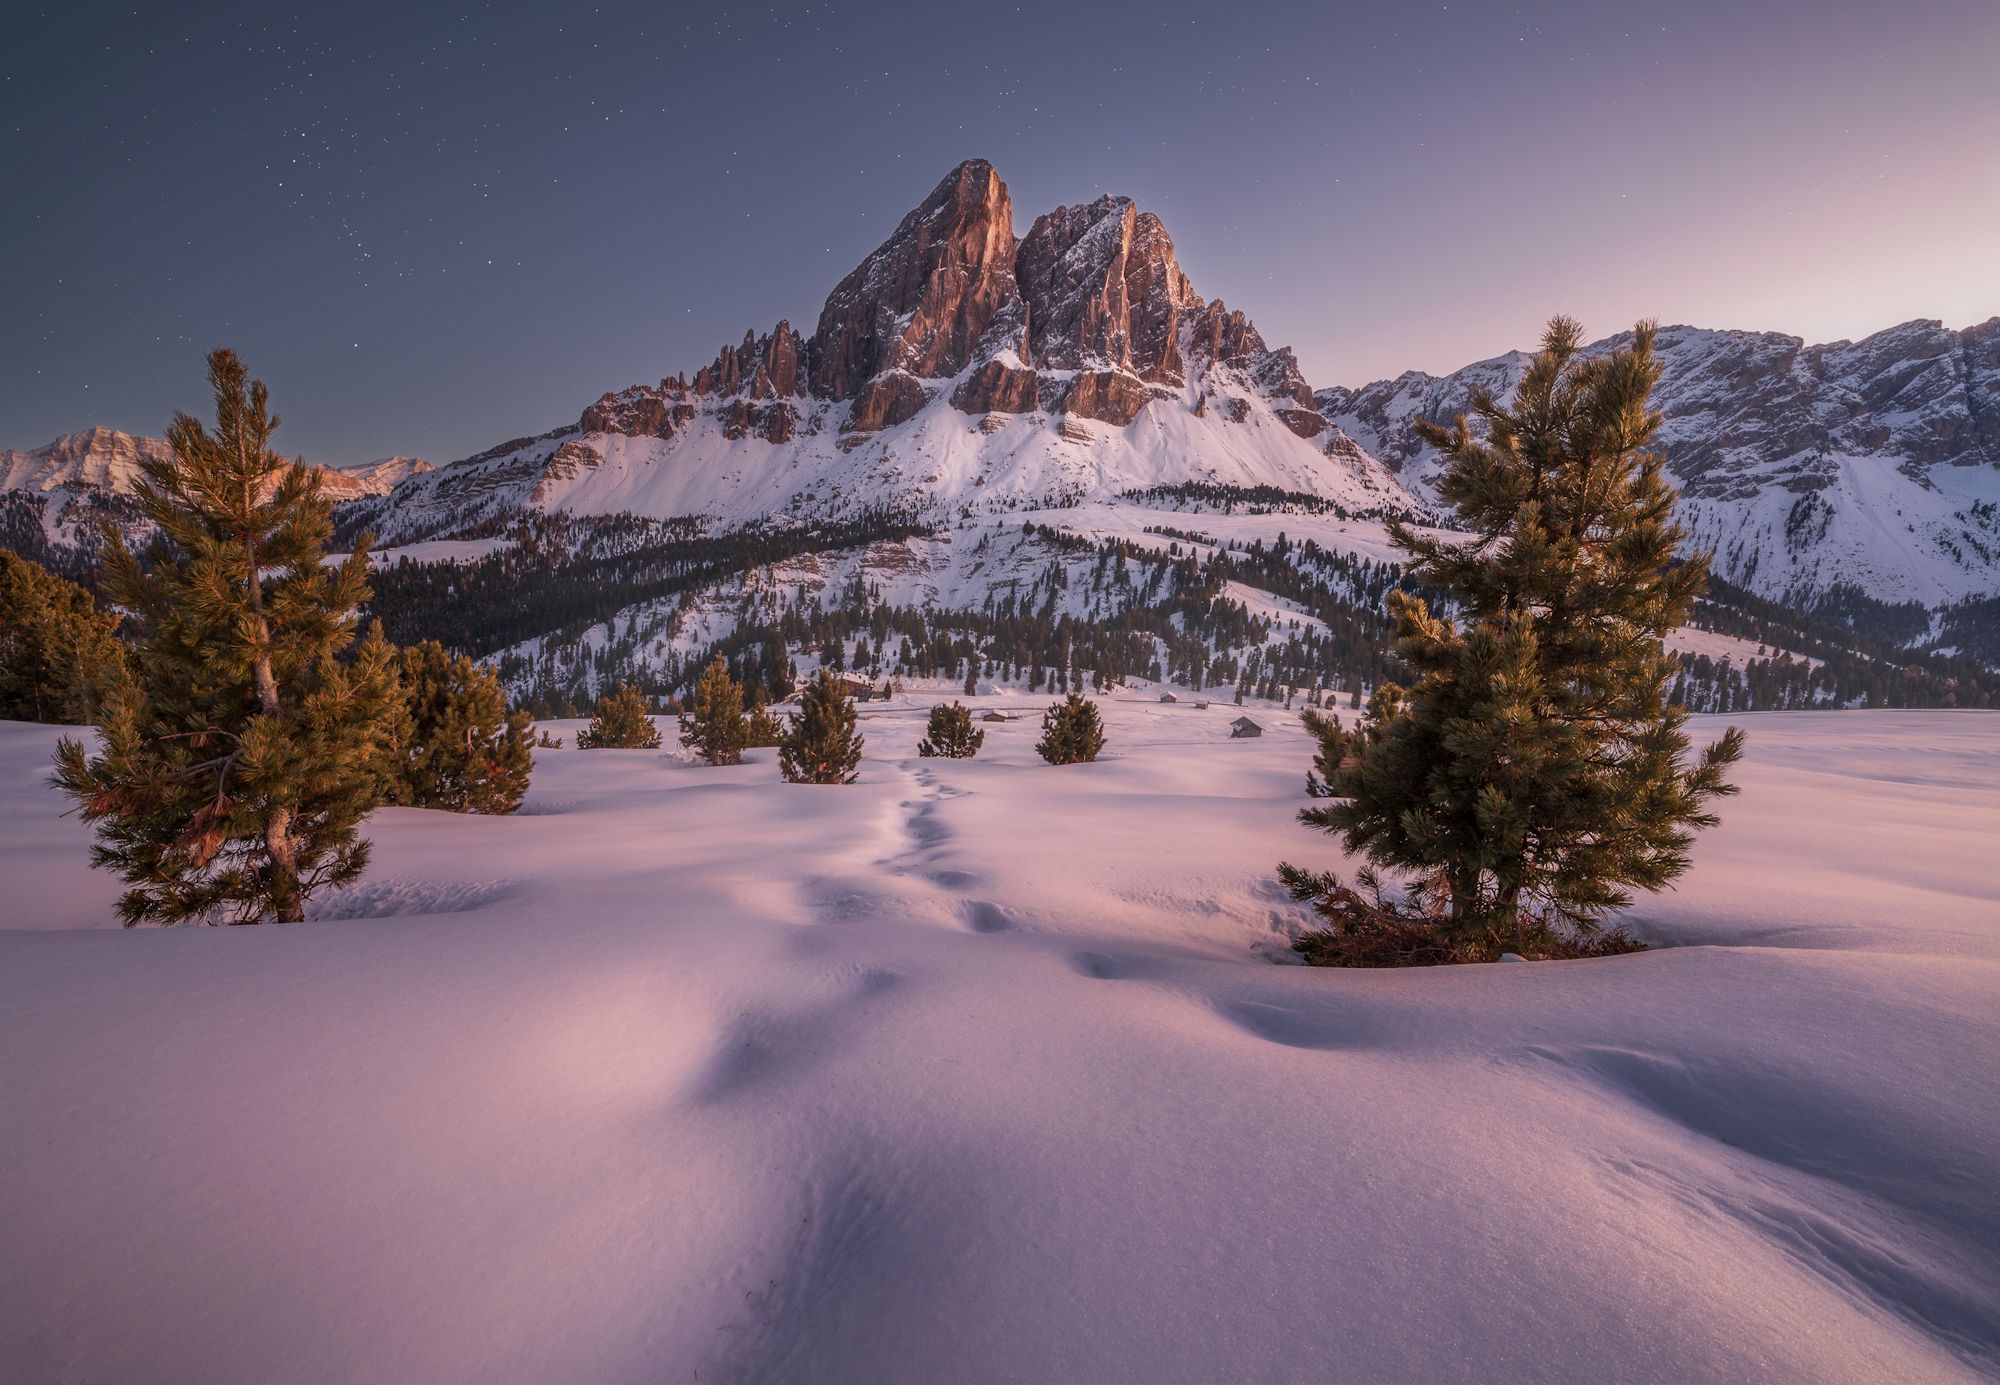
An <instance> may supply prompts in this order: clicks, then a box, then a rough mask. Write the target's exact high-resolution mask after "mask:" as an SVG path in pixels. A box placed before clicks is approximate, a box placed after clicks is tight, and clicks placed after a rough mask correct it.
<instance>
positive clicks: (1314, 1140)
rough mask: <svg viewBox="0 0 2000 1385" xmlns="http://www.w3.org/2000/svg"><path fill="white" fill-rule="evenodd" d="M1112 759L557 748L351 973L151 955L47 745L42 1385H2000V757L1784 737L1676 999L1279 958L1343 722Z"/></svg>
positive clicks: (1, 1021)
mask: <svg viewBox="0 0 2000 1385" xmlns="http://www.w3.org/2000/svg"><path fill="white" fill-rule="evenodd" d="M991 700H994V699H988V701H991ZM1017 705H1020V704H1017ZM1028 705H1031V706H1038V705H1039V704H1038V703H1034V704H1028ZM1106 710H1107V713H1108V721H1109V726H1110V733H1111V741H1110V753H1111V757H1110V758H1109V759H1108V760H1107V761H1105V762H1103V763H1100V764H1097V765H1094V766H1079V767H1073V768H1068V769H1050V768H1047V767H1044V766H1043V765H1041V764H1040V762H1039V761H1037V760H1036V759H1035V758H1034V755H1033V752H1032V748H1031V747H1032V743H1033V739H1034V735H1035V727H1034V725H1033V722H1032V721H1021V722H1015V723H1012V724H1006V725H995V726H989V727H988V728H987V730H988V737H987V746H986V751H985V753H984V754H982V756H981V757H980V758H979V759H978V760H976V761H972V762H965V763H937V762H931V761H920V760H918V759H916V758H915V755H914V746H915V742H916V739H917V737H918V734H919V731H920V712H919V711H918V710H917V708H916V706H915V700H914V699H913V700H912V701H911V705H910V706H908V707H902V706H896V705H893V704H888V705H878V706H875V707H871V708H868V709H867V711H866V713H864V715H865V720H864V723H863V729H864V730H865V732H866V734H867V736H868V738H869V741H868V756H869V758H868V759H867V761H866V763H865V765H864V774H863V782H862V783H860V784H858V785H856V786H853V787H851V788H844V789H814V788H803V787H794V786H789V785H784V784H781V783H779V782H777V774H776V769H775V767H774V765H773V764H772V763H771V752H768V751H759V752H753V759H754V762H753V763H751V764H748V765H745V766H742V767H741V768H738V769H728V770H710V769H697V768H693V767H690V766H686V765H682V764H679V763H676V762H675V761H673V760H671V759H668V758H663V757H661V756H659V755H655V754H652V753H647V752H628V751H599V752H590V753H579V752H576V751H559V752H542V753H541V756H540V763H539V765H538V767H537V770H536V774H535V787H534V791H533V794H532V795H531V798H530V802H529V808H528V811H526V812H524V813H523V814H522V815H520V816H518V817H513V818H502V819H481V818H464V817H454V816H449V815H446V814H441V813H428V812H420V811H414V810H401V809H393V810H388V811H385V812H382V813H380V814H378V815H377V817H376V818H375V819H374V824H373V828H372V831H373V835H374V838H375V840H376V843H377V856H376V864H375V867H374V869H373V871H372V873H371V876H370V877H369V880H368V882H367V883H365V884H364V886H363V887H362V888H360V889H358V890H355V891H353V892H351V893H350V894H348V895H346V896H343V897H341V898H338V899H334V900H331V901H328V902H327V903H326V904H325V905H324V906H323V907H322V909H321V911H320V912H321V915H322V917H321V918H320V920H319V921H318V922H315V923H309V924H306V925H304V926H300V927H293V928H261V929H237V930H200V929H182V930H171V931H153V932H139V933H125V932H121V931H118V930H116V929H106V928H105V920H106V919H107V917H108V913H109V910H108V905H109V903H110V900H111V898H112V895H113V893H114V888H113V882H110V881H107V880H104V879H101V878H98V877H96V876H93V875H92V874H91V873H90V871H89V870H88V868H87V865H86V855H85V837H84V833H83V830H82V829H81V828H80V827H79V826H78V825H77V824H76V823H75V821H74V819H70V820H61V819H58V817H57V813H58V812H59V811H60V808H61V805H60V804H59V803H58V802H57V801H56V799H55V798H54V796H53V795H52V794H51V793H50V792H48V791H47V790H46V789H45V788H43V787H42V779H43V776H44V773H45V767H46V764H47V758H48V753H49V749H50V747H51V745H52V743H53V741H54V739H55V734H56V733H55V732H54V731H53V730H51V729H49V728H44V727H27V726H19V725H6V726H0V900H4V901H5V903H4V905H0V910H4V914H5V918H6V922H7V923H8V924H9V925H11V926H13V927H14V928H16V929H21V930H43V931H16V932H7V933H0V1046H4V1048H0V1051H4V1052H5V1054H6V1061H5V1064H4V1066H0V1171H4V1176H0V1247H4V1250H0V1377H4V1378H6V1379H9V1380H22V1381H45V1380H58V1379H60V1380H87V1381H124V1380H149V1381H224V1380H226V1381H252V1380H256V1381H274V1380H300V1381H346V1380H362V1379H373V1380H394V1381H482V1382H491V1381H551V1380H564V1381H637V1380H648V1381H688V1380H694V1379H697V1378H698V1379H700V1380H701V1381H704V1382H709V1381H813V1380H829V1381H848V1382H871V1383H872V1382H889V1381H921V1382H938V1381H1035V1382H1055V1381H1135V1382H1137V1381H1144V1382H1162V1381H1191V1382H1192V1381H1201V1382H1209V1381H1321V1380H1349V1381H1358V1382H1372V1381H1425V1382H1432V1381H1468V1382H1473V1381H1477V1382H1493V1381H1537V1382H1543V1381H1576V1382H1592V1385H1596V1383H1597V1382H1605V1381H1639V1380H1643V1381H1662V1382H1665V1381H1673V1382H1686V1381H1728V1382H1741V1381H1750V1380H1758V1381H1769V1380H1776V1381H1814V1382H1826V1381H1919V1380H1921V1381H1950V1380H1974V1379H1980V1378H1991V1375H1992V1373H1993V1372H1995V1370H1996V1369H2000V1194H1996V1192H1995V1189H1996V1188H2000V1099H1996V1078H1995V1074H1996V1073H2000V850H1996V843H2000V753H1996V752H2000V717H1995V716H1993V715H1991V714H1980V713H1938V712H1928V713H1894V712H1876V713H1867V712H1855V713H1818V714H1803V715H1764V716H1756V717H1750V718H1743V719H1740V720H1742V721H1743V723H1744V724H1745V725H1747V727H1748V730H1749V733H1750V752H1749V758H1748V760H1747V761H1746V763H1745V764H1744V765H1743V766H1742V769H1741V774H1740V779H1741V781H1742V783H1743V785H1744V793H1743V795H1742V797H1741V798H1740V799H1737V800H1734V801H1732V802H1730V803H1729V804H1727V805H1725V809H1724V812H1725V825H1724V826H1723V827H1722V828H1721V829H1720V830H1718V831H1717V832H1715V833H1713V834H1712V835H1711V836H1710V837H1709V838H1707V839H1706V840H1704V841H1703V842H1702V844H1701V845H1700V846H1699V847H1698V849H1697V853H1696V864H1695V868H1694V870H1693V872H1692V873H1691V874H1690V875H1689V877H1688V878H1687V879H1686V881H1685V882H1684V887H1683V888H1682V889H1681V890H1680V891H1679V892H1678V893H1675V894H1670V895H1667V896H1664V897H1662V898H1659V899H1656V900H1650V901H1647V903H1646V904H1645V905H1644V907H1643V908H1642V909H1641V910H1640V911H1639V912H1638V917H1637V920H1636V924H1637V927H1638V929H1639V931H1640V932H1641V933H1642V934H1644V935H1646V936H1649V937H1651V938H1653V939H1655V940H1656V941H1660V942H1666V943H1677V944H1687V946H1678V947H1668V948H1664V949H1662V950H1659V951H1655V952H1653V953H1650V954H1647V955H1643V956H1639V957H1632V958H1620V959H1613V960H1607V961H1596V962H1578V963H1549V964H1527V965H1497V966H1484V967H1476V968H1463V969H1455V970H1448V971H1431V972H1406V973H1395V974H1388V973H1328V972H1315V971H1307V970H1305V969H1302V968H1296V967H1285V966H1275V965H1271V964H1270V958H1271V957H1273V956H1282V955H1284V946H1283V944H1284V941H1285V937H1286V932H1287V930H1288V929H1290V928H1293V927H1295V926H1296V925H1297V922H1298V919H1297V916H1296V915H1295V913H1294V912H1293V909H1292V906H1291V905H1289V903H1287V902H1286V901H1284V900H1283V899H1282V897H1280V896H1279V895H1277V894H1276V893H1275V892H1274V890H1273V889H1272V887H1271V885H1270V883H1269V882H1270V874H1271V867H1272V866H1273V865H1274V864H1275V863H1276V862H1277V861H1278V860H1279V859H1280V858H1281V857H1289V858H1291V859H1293V860H1296V861H1300V862H1314V863H1317V862H1324V861H1328V860H1330V859H1332V854H1333V853H1332V851H1331V849H1330V844H1329V842H1328V841H1327V840H1326V839H1324V838H1321V837H1319V836H1317V835H1315V834H1312V833H1309V832H1307V831H1306V830H1305V829H1303V828H1300V827H1298V826H1297V825H1296V824H1295V823H1294V822H1293V821H1292V814H1293V812H1294V810H1295V809H1296V808H1297V807H1298V806H1299V803H1300V801H1301V786H1302V783H1303V777H1304V770H1305V765H1306V762H1307V759H1308V746H1307V740H1306V738H1305V736H1304V735H1303V733H1302V732H1300V731H1299V730H1298V729H1297V728H1296V727H1295V726H1293V725H1292V724H1290V723H1289V722H1288V721H1286V720H1284V719H1282V718H1275V717H1269V716H1266V717H1264V718H1263V720H1264V721H1265V723H1266V725H1267V727H1268V728H1269V729H1268V734H1266V736H1265V737H1264V738H1263V739H1262V740H1260V741H1231V740H1229V739H1227V738H1226V734H1227V733H1226V723H1227V722H1228V720H1229V719H1230V717H1231V716H1233V715H1234V712H1233V710H1232V709H1229V708H1227V707H1225V706H1223V705H1220V704H1219V705H1217V706H1215V707H1213V708H1210V709H1208V710H1207V711H1200V710H1197V709H1195V708H1193V707H1192V706H1187V705H1183V706H1181V707H1162V706H1159V705H1157V704H1152V703H1139V702H1121V701H1116V700H1113V701H1111V702H1110V703H1109V704H1108V705H1107V709H1106ZM1698 729H1700V730H1704V731H1712V730H1713V729H1714V728H1713V727H1702V728H1698ZM48 930H58V931H48ZM79 930H91V931H79Z"/></svg>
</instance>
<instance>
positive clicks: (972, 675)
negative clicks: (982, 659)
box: [965, 656, 979, 697]
mask: <svg viewBox="0 0 2000 1385" xmlns="http://www.w3.org/2000/svg"><path fill="white" fill-rule="evenodd" d="M978 692H979V659H978V657H977V656H974V657H973V658H970V659H967V660H966V661H965V695H966V696H967V697H973V696H976V695H977V694H978Z"/></svg>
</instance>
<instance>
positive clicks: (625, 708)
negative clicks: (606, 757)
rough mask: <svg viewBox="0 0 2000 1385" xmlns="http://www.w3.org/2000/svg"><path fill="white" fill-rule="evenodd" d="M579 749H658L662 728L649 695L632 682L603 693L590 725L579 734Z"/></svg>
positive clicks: (577, 736)
mask: <svg viewBox="0 0 2000 1385" xmlns="http://www.w3.org/2000/svg"><path fill="white" fill-rule="evenodd" d="M576 748H577V749H578V750H658V749H659V748H660V728H659V727H658V726H655V725H654V724H653V714H652V712H651V710H650V709H648V707H647V706H646V698H645V695H644V694H643V693H641V692H640V691H639V690H638V689H637V688H636V687H634V686H632V684H630V683H620V684H619V685H618V687H617V688H616V689H615V690H614V691H612V692H608V693H604V694H601V695H600V696H599V697H598V699H597V705H596V706H595V707H593V708H592V709H591V717H590V725H588V726H586V727H584V728H583V730H581V731H579V732H577V733H576Z"/></svg>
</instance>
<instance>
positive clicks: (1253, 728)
mask: <svg viewBox="0 0 2000 1385" xmlns="http://www.w3.org/2000/svg"><path fill="white" fill-rule="evenodd" d="M1263 734H1264V728H1263V727H1261V726H1259V725H1258V724H1257V723H1256V722H1254V721H1252V720H1250V718H1249V717H1238V718H1236V720H1234V721H1232V722H1230V723H1229V739H1231V740H1232V741H1240V740H1243V739H1244V738H1246V737H1249V736H1261V735H1263Z"/></svg>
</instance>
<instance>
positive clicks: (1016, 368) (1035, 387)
mask: <svg viewBox="0 0 2000 1385" xmlns="http://www.w3.org/2000/svg"><path fill="white" fill-rule="evenodd" d="M1040 385H1041V377H1040V376H1038V375H1037V374H1035V372H1034V371H1032V370H1029V369H1028V368H1027V367H1025V366H1023V365H1021V364H1019V362H1018V361H1016V360H1014V359H1012V358H1011V357H995V358H993V359H992V360H989V361H987V362H986V363H985V364H984V365H982V366H980V367H979V368H978V369H977V370H975V371H973V372H972V374H971V375H969V376H967V377H966V378H965V379H964V380H963V381H961V382H960V384H959V386H958V388H957V389H955V390H953V391H952V395H951V402H952V407H954V408H957V409H962V410H963V411H965V412H966V413H968V414H984V413H995V412H998V413H1006V414H1021V413H1026V412H1028V410H1030V409H1032V408H1034V407H1035V403H1036V396H1037V393H1038V392H1039V389H1040Z"/></svg>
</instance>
